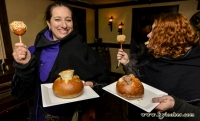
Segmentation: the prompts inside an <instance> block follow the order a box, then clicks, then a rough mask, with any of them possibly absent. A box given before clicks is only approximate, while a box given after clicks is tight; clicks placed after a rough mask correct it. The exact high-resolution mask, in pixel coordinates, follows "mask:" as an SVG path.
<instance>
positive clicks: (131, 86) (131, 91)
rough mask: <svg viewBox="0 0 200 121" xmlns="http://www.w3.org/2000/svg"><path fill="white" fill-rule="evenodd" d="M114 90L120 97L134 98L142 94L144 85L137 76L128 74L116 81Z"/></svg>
mask: <svg viewBox="0 0 200 121" xmlns="http://www.w3.org/2000/svg"><path fill="white" fill-rule="evenodd" d="M116 91H117V93H118V95H119V96H121V97H124V98H126V99H135V98H140V97H142V96H143V95H144V86H143V85H142V83H141V81H140V80H139V79H138V78H135V77H134V76H133V75H132V74H130V75H125V76H123V77H121V78H120V79H119V80H118V81H117V84H116Z"/></svg>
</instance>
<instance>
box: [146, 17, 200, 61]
mask: <svg viewBox="0 0 200 121" xmlns="http://www.w3.org/2000/svg"><path fill="white" fill-rule="evenodd" d="M154 24H155V27H154V28H153V29H152V36H151V38H150V39H149V45H148V49H149V52H150V53H152V54H153V55H154V56H155V57H156V58H159V57H163V56H167V57H171V58H178V57H180V56H181V55H184V53H186V52H187V51H188V50H189V49H188V48H190V47H192V46H195V45H198V44H199V41H198V39H197V34H196V32H195V30H194V29H193V27H192V26H191V24H190V21H189V20H188V19H187V18H186V17H185V16H184V15H183V14H181V13H165V14H162V15H160V16H159V17H158V18H157V19H155V21H154Z"/></svg>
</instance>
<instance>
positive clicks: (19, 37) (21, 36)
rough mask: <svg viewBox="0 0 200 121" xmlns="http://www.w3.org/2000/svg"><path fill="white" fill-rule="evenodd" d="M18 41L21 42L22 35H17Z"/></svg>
mask: <svg viewBox="0 0 200 121" xmlns="http://www.w3.org/2000/svg"><path fill="white" fill-rule="evenodd" d="M19 42H20V43H22V36H21V35H19Z"/></svg>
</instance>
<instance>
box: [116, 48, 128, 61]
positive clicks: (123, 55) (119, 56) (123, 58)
mask: <svg viewBox="0 0 200 121" xmlns="http://www.w3.org/2000/svg"><path fill="white" fill-rule="evenodd" d="M117 60H119V61H120V63H121V64H123V65H126V64H127V63H128V62H129V57H128V55H127V53H125V52H124V51H123V50H122V49H119V50H118V53H117Z"/></svg>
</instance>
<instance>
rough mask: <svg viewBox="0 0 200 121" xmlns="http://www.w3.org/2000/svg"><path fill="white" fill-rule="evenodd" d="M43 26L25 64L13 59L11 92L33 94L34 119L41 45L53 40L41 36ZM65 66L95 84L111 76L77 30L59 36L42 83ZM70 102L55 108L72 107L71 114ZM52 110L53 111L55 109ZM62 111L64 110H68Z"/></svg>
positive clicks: (21, 95)
mask: <svg viewBox="0 0 200 121" xmlns="http://www.w3.org/2000/svg"><path fill="white" fill-rule="evenodd" d="M46 30H47V28H45V29H44V30H42V31H41V32H39V34H38V35H37V37H36V40H35V44H34V46H35V47H36V50H35V52H34V53H33V55H32V57H31V60H30V61H29V62H28V63H27V64H26V65H20V64H18V63H17V62H15V61H14V67H15V68H16V72H15V74H14V77H13V80H12V83H11V94H12V96H13V97H15V98H16V99H18V100H27V99H28V98H30V97H32V96H34V100H35V101H34V105H33V108H32V110H31V117H30V119H31V121H34V120H35V119H36V112H37V111H36V110H37V108H38V105H37V100H39V99H38V97H39V98H40V97H41V96H39V95H40V94H39V92H40V84H41V81H40V79H39V66H40V61H39V60H40V54H41V51H42V48H44V47H48V46H51V45H53V44H55V41H49V40H47V39H46V37H45V36H44V33H45V31H46ZM66 69H73V70H75V72H74V74H75V75H79V77H80V79H82V80H85V81H93V83H94V84H96V83H108V82H109V79H110V78H109V69H108V66H107V64H106V62H104V61H103V60H102V59H101V58H100V56H99V55H98V53H97V52H96V51H94V50H93V49H92V48H90V47H89V46H88V45H87V44H86V43H85V42H83V40H82V37H81V36H80V35H79V34H78V32H77V31H76V30H73V31H72V32H71V33H70V34H69V35H67V36H66V37H64V38H62V39H61V40H60V47H59V53H58V55H57V58H56V60H55V62H54V65H53V67H52V70H51V71H50V74H49V77H48V80H47V81H46V82H45V83H53V81H54V80H55V79H56V78H57V77H58V76H59V75H58V73H59V72H61V71H63V70H66ZM97 91H98V90H97ZM73 104H74V103H71V104H68V105H67V104H66V105H65V104H64V105H58V106H57V107H58V108H57V109H62V108H65V110H67V111H68V112H69V111H71V112H70V113H69V114H70V115H71V114H73V112H74V111H73V110H74V105H75V104H74V105H73ZM59 106H60V107H59ZM52 107H53V108H54V107H56V106H52ZM66 107H67V108H66ZM49 108H51V107H49ZM70 108H71V109H70ZM48 110H50V109H48ZM52 110H54V112H55V111H56V110H55V109H52ZM64 113H65V114H67V112H64Z"/></svg>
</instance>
